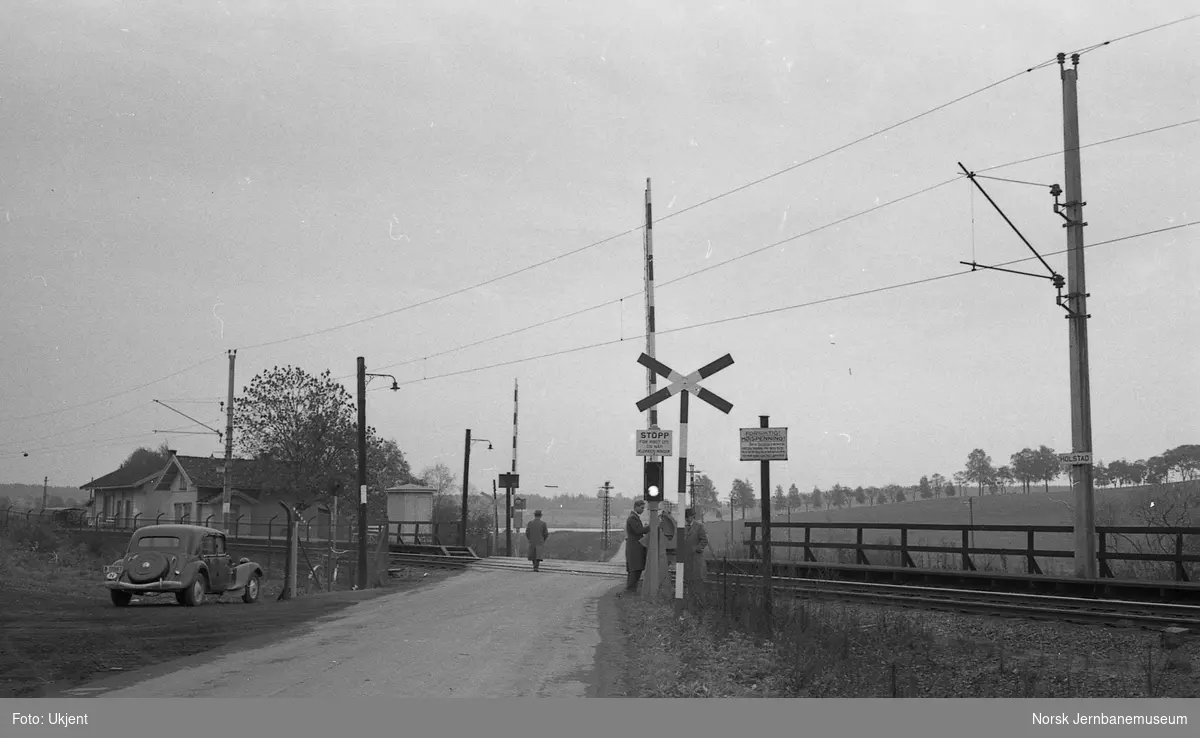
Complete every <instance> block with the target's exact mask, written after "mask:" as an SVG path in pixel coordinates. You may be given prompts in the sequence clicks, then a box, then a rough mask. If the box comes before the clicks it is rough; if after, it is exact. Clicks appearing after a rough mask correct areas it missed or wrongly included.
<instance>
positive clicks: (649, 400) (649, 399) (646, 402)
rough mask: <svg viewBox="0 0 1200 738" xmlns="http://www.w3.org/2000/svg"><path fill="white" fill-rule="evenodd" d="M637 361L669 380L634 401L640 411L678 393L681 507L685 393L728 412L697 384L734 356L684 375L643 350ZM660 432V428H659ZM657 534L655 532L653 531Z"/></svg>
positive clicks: (679, 543) (678, 593)
mask: <svg viewBox="0 0 1200 738" xmlns="http://www.w3.org/2000/svg"><path fill="white" fill-rule="evenodd" d="M638 363H639V364H641V365H642V366H644V367H646V368H647V369H649V370H650V371H652V372H654V373H655V374H658V375H659V376H662V377H666V378H667V379H668V380H670V382H671V384H669V385H667V386H666V387H663V388H662V389H660V390H658V391H656V392H651V393H650V394H649V395H647V396H646V397H645V398H643V399H642V400H640V401H639V402H638V403H637V409H638V411H639V412H646V410H648V409H649V408H652V407H654V406H655V405H657V404H658V403H660V402H662V401H663V400H665V399H667V398H668V397H671V396H672V395H675V394H678V395H679V485H678V489H677V492H678V506H679V509H680V510H683V509H685V508H686V507H687V429H688V393H691V394H694V395H696V396H697V397H699V398H700V399H701V400H704V401H705V402H707V403H708V404H709V405H712V406H713V407H715V408H716V409H718V410H720V411H721V412H723V413H725V414H726V415H728V414H729V411H730V410H732V409H733V404H732V403H730V402H728V401H726V400H725V399H723V398H721V397H720V396H718V395H717V394H715V393H713V392H710V391H709V390H707V389H705V388H703V387H701V386H700V380H702V379H707V378H708V377H711V376H712V375H714V374H716V373H717V372H719V371H721V370H722V369H724V368H726V367H728V366H730V365H732V364H733V357H732V356H730V355H729V354H725V355H724V356H722V357H721V358H719V359H717V360H716V361H713V362H710V363H708V364H706V365H704V366H703V367H701V368H700V369H698V370H696V371H694V372H692V373H691V374H688V375H687V376H684V375H682V374H680V373H679V372H677V371H675V370H674V369H672V368H671V367H669V366H667V365H666V364H664V363H662V362H661V361H658V360H657V359H655V358H654V357H652V356H649V355H647V354H642V355H641V356H639V357H638ZM660 432H661V431H660ZM683 520H684V517H683V516H680V517H679V520H678V522H677V527H676V529H675V536H676V538H675V551H676V556H675V610H676V611H680V610H682V609H683ZM650 523H651V526H652V529H653V530H655V531H657V529H658V521H657V520H651V521H650ZM655 535H656V536H657V533H656V534H655Z"/></svg>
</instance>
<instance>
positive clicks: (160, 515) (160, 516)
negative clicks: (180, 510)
mask: <svg viewBox="0 0 1200 738" xmlns="http://www.w3.org/2000/svg"><path fill="white" fill-rule="evenodd" d="M162 516H163V513H159V514H158V517H156V518H155V519H154V524H155V525H158V521H160V520H162ZM99 519H100V518H99V517H97V518H96V520H99Z"/></svg>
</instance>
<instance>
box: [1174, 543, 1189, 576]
mask: <svg viewBox="0 0 1200 738" xmlns="http://www.w3.org/2000/svg"><path fill="white" fill-rule="evenodd" d="M1175 580H1176V581H1179V582H1186V581H1189V580H1188V575H1187V569H1185V568H1184V567H1183V534H1182V533H1176V534H1175Z"/></svg>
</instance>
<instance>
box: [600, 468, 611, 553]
mask: <svg viewBox="0 0 1200 738" xmlns="http://www.w3.org/2000/svg"><path fill="white" fill-rule="evenodd" d="M611 488H612V485H611V484H610V483H609V482H608V480H605V482H604V486H603V487H601V488H600V489H602V490H604V496H603V497H602V498H601V499H602V500H603V503H604V507H603V509H604V513H603V520H604V535H603V537H602V543H603V545H604V552H605V553H608V526H609V514H610V511H611V508H610V501H609V494H608V491H609V490H610V489H611Z"/></svg>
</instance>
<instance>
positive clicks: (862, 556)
mask: <svg viewBox="0 0 1200 738" xmlns="http://www.w3.org/2000/svg"><path fill="white" fill-rule="evenodd" d="M857 540H858V548H856V549H854V551H855V553H857V554H858V557H857V558H856V559H855V561H857V562H858V563H860V564H865V565H866V566H870V565H871V562H870V561H869V560H868V559H867V553H866V551H863V548H862V546H863V529H862V528H859V529H858V538H857Z"/></svg>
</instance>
